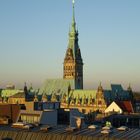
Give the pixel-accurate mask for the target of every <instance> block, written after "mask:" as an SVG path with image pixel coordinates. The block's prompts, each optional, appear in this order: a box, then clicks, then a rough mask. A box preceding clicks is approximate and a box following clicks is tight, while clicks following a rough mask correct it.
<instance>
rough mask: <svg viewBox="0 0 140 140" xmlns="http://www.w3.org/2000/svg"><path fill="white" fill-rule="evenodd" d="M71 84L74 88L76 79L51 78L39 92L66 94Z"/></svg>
mask: <svg viewBox="0 0 140 140" xmlns="http://www.w3.org/2000/svg"><path fill="white" fill-rule="evenodd" d="M69 85H71V89H74V87H75V86H74V80H66V79H49V80H46V81H45V82H44V84H43V86H42V87H41V88H40V90H39V94H47V95H50V94H53V93H56V94H64V93H67V91H68V87H69Z"/></svg>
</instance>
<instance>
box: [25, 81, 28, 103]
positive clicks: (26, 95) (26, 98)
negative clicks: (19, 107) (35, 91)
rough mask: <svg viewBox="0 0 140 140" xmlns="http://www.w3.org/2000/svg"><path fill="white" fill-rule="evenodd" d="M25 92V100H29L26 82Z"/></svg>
mask: <svg viewBox="0 0 140 140" xmlns="http://www.w3.org/2000/svg"><path fill="white" fill-rule="evenodd" d="M24 94H25V101H27V100H28V88H27V85H26V82H25V84H24Z"/></svg>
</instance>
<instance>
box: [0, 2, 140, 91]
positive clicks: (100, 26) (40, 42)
mask: <svg viewBox="0 0 140 140" xmlns="http://www.w3.org/2000/svg"><path fill="white" fill-rule="evenodd" d="M75 1H76V4H75V12H76V13H75V14H76V23H77V26H78V30H79V45H80V48H81V52H82V57H83V61H84V87H85V88H97V86H98V84H99V82H100V81H102V84H103V87H104V88H107V87H108V85H109V84H110V83H121V84H122V85H123V86H124V88H126V87H127V85H128V84H129V83H131V84H132V87H133V89H134V90H139V91H140V0H75ZM71 19H72V2H71V0H0V87H1V86H5V85H6V84H9V83H14V84H15V85H16V86H17V87H20V86H23V84H24V81H27V83H33V86H34V87H39V86H40V85H41V84H42V83H43V81H44V80H45V79H47V78H49V79H50V78H62V76H63V59H64V56H65V51H66V48H67V45H68V32H69V27H70V24H71Z"/></svg>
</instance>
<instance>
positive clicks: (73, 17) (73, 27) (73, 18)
mask: <svg viewBox="0 0 140 140" xmlns="http://www.w3.org/2000/svg"><path fill="white" fill-rule="evenodd" d="M74 4H75V1H74V0H72V8H73V16H72V28H71V31H72V32H75V31H76V29H75V28H76V27H75V26H76V23H75V12H74V11H75V10H74Z"/></svg>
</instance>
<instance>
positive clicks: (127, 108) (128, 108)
mask: <svg viewBox="0 0 140 140" xmlns="http://www.w3.org/2000/svg"><path fill="white" fill-rule="evenodd" d="M116 103H117V105H118V106H119V107H120V108H121V109H122V110H123V112H128V113H133V112H134V110H133V106H132V103H131V101H117V102H116Z"/></svg>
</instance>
